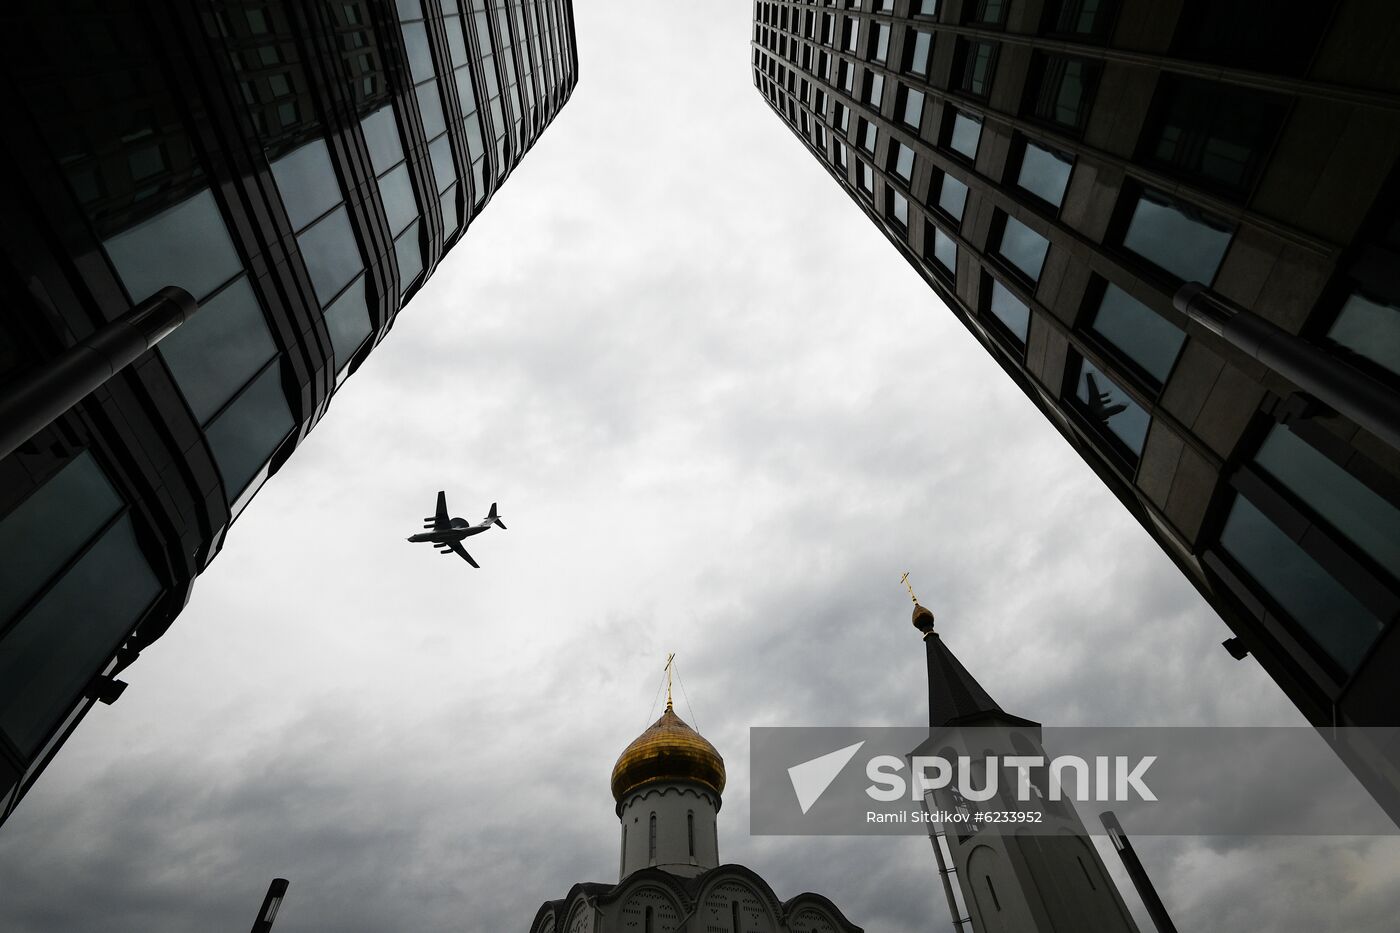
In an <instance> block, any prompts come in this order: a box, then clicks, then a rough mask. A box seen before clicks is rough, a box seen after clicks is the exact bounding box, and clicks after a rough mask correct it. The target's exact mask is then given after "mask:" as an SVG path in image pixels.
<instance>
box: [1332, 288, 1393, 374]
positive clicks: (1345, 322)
mask: <svg viewBox="0 0 1400 933" xmlns="http://www.w3.org/2000/svg"><path fill="white" fill-rule="evenodd" d="M1327 339H1328V340H1330V341H1331V342H1332V343H1333V344H1335V345H1336V346H1338V347H1340V348H1342V349H1343V350H1344V351H1346V352H1348V353H1354V354H1356V355H1357V356H1359V357H1361V358H1362V359H1364V360H1368V361H1370V362H1371V363H1374V364H1376V365H1377V366H1380V367H1381V368H1382V369H1384V370H1386V371H1387V372H1389V373H1390V374H1391V375H1393V376H1400V308H1397V307H1396V306H1395V304H1393V303H1391V302H1388V301H1386V300H1385V299H1381V298H1371V297H1369V296H1367V295H1365V294H1363V293H1362V292H1360V291H1353V292H1352V293H1351V294H1350V295H1348V296H1347V299H1346V303H1345V304H1343V305H1342V310H1341V312H1340V313H1338V315H1337V320H1336V321H1335V322H1334V323H1333V324H1332V328H1331V329H1330V330H1329V331H1327Z"/></svg>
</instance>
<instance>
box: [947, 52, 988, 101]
mask: <svg viewBox="0 0 1400 933" xmlns="http://www.w3.org/2000/svg"><path fill="white" fill-rule="evenodd" d="M996 57H997V47H996V45H995V44H993V43H991V42H976V41H971V40H968V39H959V40H958V44H957V47H956V49H955V51H954V54H953V74H954V75H955V76H956V80H957V82H958V88H959V89H960V90H961V91H962V92H963V93H965V94H970V95H972V96H973V97H978V98H986V96H987V94H988V92H989V91H990V90H991V87H992V75H993V73H995V71H996Z"/></svg>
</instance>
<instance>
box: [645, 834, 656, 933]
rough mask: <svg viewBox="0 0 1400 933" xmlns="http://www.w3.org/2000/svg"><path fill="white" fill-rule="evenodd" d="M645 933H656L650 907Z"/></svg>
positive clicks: (654, 919) (653, 916) (654, 916)
mask: <svg viewBox="0 0 1400 933" xmlns="http://www.w3.org/2000/svg"><path fill="white" fill-rule="evenodd" d="M652 819H653V820H655V819H656V817H654V816H653V817H652ZM646 933H656V914H655V912H654V911H653V910H652V908H650V907H648V908H647V917H646Z"/></svg>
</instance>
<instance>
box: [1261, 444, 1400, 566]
mask: <svg viewBox="0 0 1400 933" xmlns="http://www.w3.org/2000/svg"><path fill="white" fill-rule="evenodd" d="M1254 460H1255V462H1256V463H1258V464H1259V466H1261V467H1263V468H1264V470H1265V471H1267V472H1268V474H1269V475H1270V476H1272V477H1273V478H1274V479H1276V480H1278V481H1279V483H1281V484H1282V485H1283V486H1284V487H1285V488H1287V489H1288V490H1289V491H1290V492H1292V493H1293V494H1294V495H1295V496H1297V497H1298V498H1299V499H1300V500H1302V501H1303V502H1304V503H1305V504H1306V505H1307V506H1308V508H1309V509H1311V510H1312V511H1313V512H1315V513H1316V514H1317V515H1319V516H1321V517H1322V519H1323V520H1324V521H1326V522H1327V523H1328V524H1329V525H1331V526H1332V527H1333V528H1335V529H1337V531H1339V532H1341V533H1342V534H1343V535H1344V536H1345V537H1347V538H1349V539H1350V540H1351V541H1352V542H1354V543H1355V544H1356V545H1357V547H1359V548H1360V549H1361V550H1362V551H1364V552H1366V553H1367V554H1369V555H1371V557H1372V558H1374V559H1375V561H1376V563H1378V564H1380V565H1381V566H1382V567H1384V568H1385V569H1386V570H1387V571H1388V572H1389V573H1390V575H1391V576H1392V577H1394V578H1395V579H1397V580H1400V509H1397V508H1396V507H1395V506H1393V505H1391V504H1390V502H1388V501H1387V500H1385V499H1383V498H1382V497H1380V496H1378V495H1376V493H1374V492H1372V491H1371V488H1370V487H1369V486H1367V485H1366V484H1365V483H1362V482H1361V481H1360V480H1358V479H1357V478H1356V477H1354V476H1352V475H1351V474H1350V473H1348V472H1347V471H1346V470H1343V469H1342V468H1341V467H1339V466H1337V465H1336V464H1335V463H1333V462H1332V461H1331V460H1329V459H1328V458H1327V457H1324V456H1323V455H1322V454H1320V453H1318V452H1317V450H1315V449H1314V448H1313V447H1311V446H1309V445H1308V444H1307V443H1306V442H1305V441H1303V440H1302V438H1300V437H1298V435H1296V434H1294V433H1293V432H1292V431H1290V430H1288V428H1286V427H1284V426H1283V425H1279V426H1277V427H1275V428H1273V429H1272V430H1271V431H1270V432H1269V436H1268V438H1266V439H1265V441H1264V444H1263V446H1262V447H1260V448H1259V453H1258V454H1256V455H1255V458H1254Z"/></svg>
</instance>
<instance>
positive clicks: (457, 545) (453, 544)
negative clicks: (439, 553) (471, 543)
mask: <svg viewBox="0 0 1400 933" xmlns="http://www.w3.org/2000/svg"><path fill="white" fill-rule="evenodd" d="M443 543H445V544H446V545H447V546H448V547H450V548H451V549H452V550H454V551H456V552H457V553H458V554H459V555H461V558H462V560H464V561H466V562H467V563H469V564H471V565H472V566H473V567H475V568H476V569H477V570H480V569H481V565H480V564H478V563H477V562H476V561H474V560H472V556H471V555H470V554H468V553H467V549H466V548H464V547H462V545H461V544H460V543H459V542H456V541H446V542H443ZM443 553H444V554H446V553H447V552H446V551H443Z"/></svg>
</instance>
